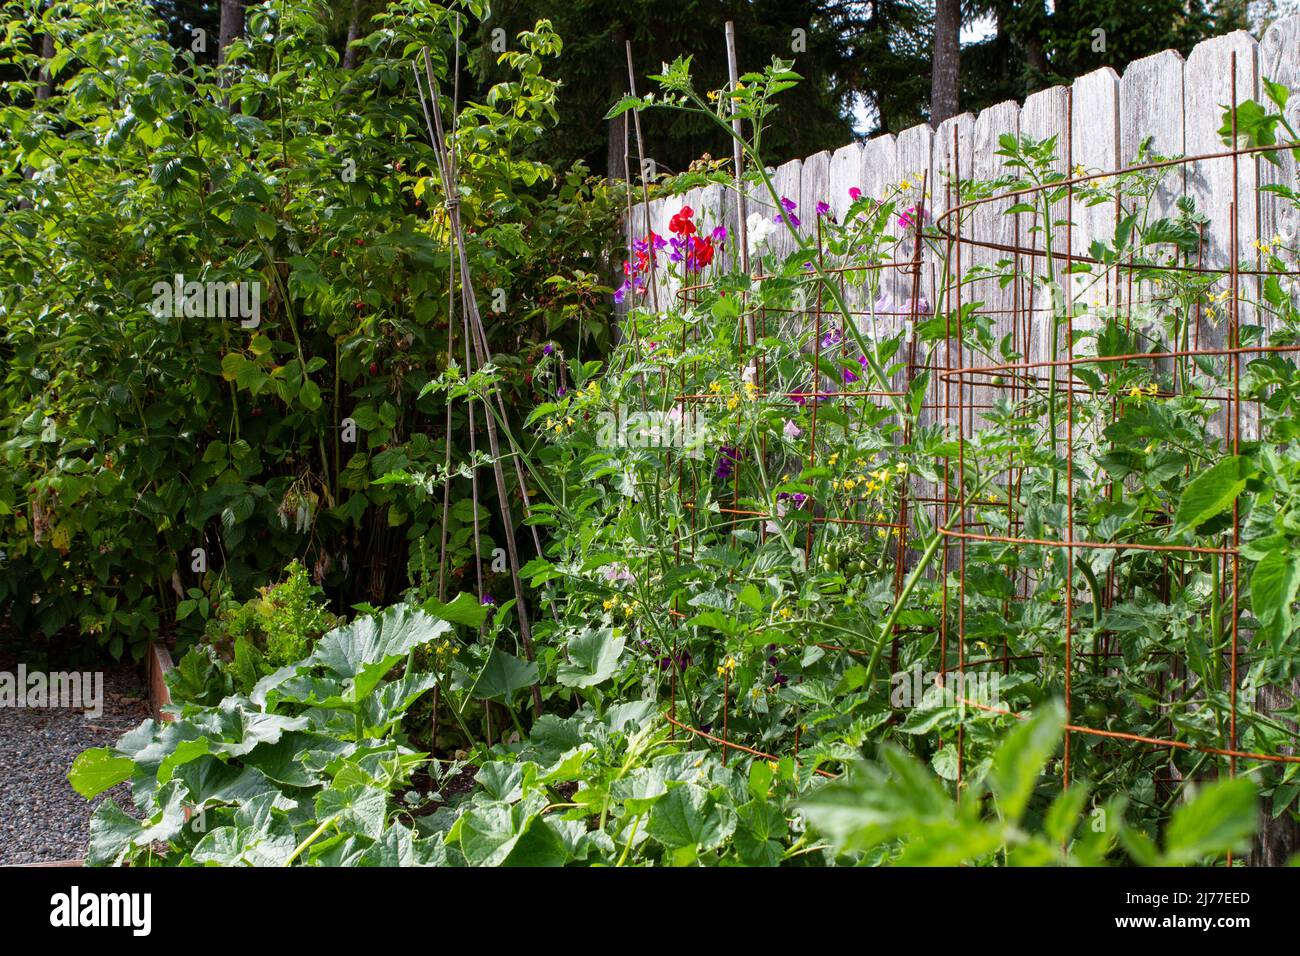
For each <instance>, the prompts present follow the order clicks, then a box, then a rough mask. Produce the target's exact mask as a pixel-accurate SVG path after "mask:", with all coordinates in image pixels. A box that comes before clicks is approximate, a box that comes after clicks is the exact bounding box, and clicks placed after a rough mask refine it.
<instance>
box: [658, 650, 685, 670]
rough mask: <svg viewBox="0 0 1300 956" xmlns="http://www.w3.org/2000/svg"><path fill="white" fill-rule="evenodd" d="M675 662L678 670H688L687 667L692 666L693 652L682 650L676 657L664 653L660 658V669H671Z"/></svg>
mask: <svg viewBox="0 0 1300 956" xmlns="http://www.w3.org/2000/svg"><path fill="white" fill-rule="evenodd" d="M674 663H676V664H677V669H678V670H681V671H684V670H686V668H688V667H690V666H691V652H690V651H681V652H679V653H678V655H677V657H676V658H675V659H674V658H673V657H672V656H671V655H667V654H666V655H664V656H663V657H661V658H659V669H660V670H661V671H666V670H671V669H672V666H673V664H674Z"/></svg>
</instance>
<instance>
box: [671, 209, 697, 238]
mask: <svg viewBox="0 0 1300 956" xmlns="http://www.w3.org/2000/svg"><path fill="white" fill-rule="evenodd" d="M694 215H695V210H694V209H692V208H691V207H690V206H683V207H682V208H681V211H680V212H678V213H677V215H675V216H673V218H672V219H670V220H668V231H669V232H672V233H676V234H677V235H679V236H689V235H692V234H693V233H694V232H695V223H693V222H691V218H692V217H693V216H694Z"/></svg>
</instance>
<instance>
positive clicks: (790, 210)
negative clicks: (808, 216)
mask: <svg viewBox="0 0 1300 956" xmlns="http://www.w3.org/2000/svg"><path fill="white" fill-rule="evenodd" d="M781 205H782V206H783V207H784V208H785V212H784V213H777V214H776V215H775V216H773V217H772V221H773V222H776V223H779V222H784V221H785V219H786V217H787V216H789V221H790V225H792V226H794V227H795V228H796V229H798V228H799V226H800V225H801V223H800V222H799V217H798V216H796V215H795V214H794V211H795V210H796V209H798V208H799V207H798V206H796V205H795V204H794V202H792V201H791V200H789V199H786V198H785V197H784V196H782V197H781Z"/></svg>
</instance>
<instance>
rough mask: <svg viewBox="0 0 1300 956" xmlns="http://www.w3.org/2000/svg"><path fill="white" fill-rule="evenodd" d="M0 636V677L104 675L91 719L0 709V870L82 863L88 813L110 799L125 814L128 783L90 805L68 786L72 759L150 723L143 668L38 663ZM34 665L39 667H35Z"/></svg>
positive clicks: (57, 711) (65, 712)
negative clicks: (22, 672) (22, 671)
mask: <svg viewBox="0 0 1300 956" xmlns="http://www.w3.org/2000/svg"><path fill="white" fill-rule="evenodd" d="M15 644H16V642H15V641H13V639H11V638H6V637H3V636H0V645H7V646H0V671H8V672H9V673H10V674H15V675H16V674H17V668H18V664H19V662H24V663H26V665H27V670H28V672H34V671H37V670H41V671H47V672H48V671H77V672H81V673H85V672H87V671H102V672H103V674H104V700H103V710H104V712H103V713H102V714H101V715H100V716H98V717H90V716H89V715H88V714H86V713H84V712H83V711H82V710H77V709H72V708H47V709H26V708H12V707H0V864H7V863H38V862H46V861H53V860H73V859H80V858H81V857H83V856H84V855H85V852H86V839H87V836H88V834H89V830H90V823H89V821H90V814H91V812H92V810H93V809H94V807H95V805H96V804H98V803H99V802H100V801H102V800H104V799H106V798H107V797H109V796H111V797H113V798H114V799H116V800H117V803H118V805H119V806H122V807H123V808H125V809H127V810H128V812H130V810H131V797H130V791H129V787H128V785H127V784H121V785H120V786H118V787H115V788H113V789H112V790H110V791H109V792H108V793H107V794H101V795H100V797H98V798H97V799H96V800H95V801H94V803H91V802H90V801H87V800H86V799H85V798H84V797H82V796H81V795H80V794H78V793H77V792H76V791H75V790H73V789H72V787H71V786H69V785H68V770H69V768H70V767H71V766H72V761H73V758H75V757H76V756H77V754H79V753H81V751H83V750H85V749H86V748H87V747H105V746H111V745H112V744H113V743H114V742H115V741H116V740H117V738H118V737H120V736H121V735H122V733H123V732H125V731H127V730H130V729H131V728H132V727H134V726H136V725H137V724H138V723H140V721H141V720H144V719H145V718H146V717H148V716H149V708H148V704H147V702H146V700H145V687H144V677H143V673H142V668H141V666H139V665H135V664H131V663H130V662H126V663H122V664H107V665H105V664H84V663H83V664H68V665H66V666H65V665H60V664H58V663H55V662H53V661H51V662H49V663H46V662H44V661H42V656H41V654H40V652H39V651H37V650H34V649H32V648H30V647H27V648H22V647H18V646H15ZM37 662H40V663H37Z"/></svg>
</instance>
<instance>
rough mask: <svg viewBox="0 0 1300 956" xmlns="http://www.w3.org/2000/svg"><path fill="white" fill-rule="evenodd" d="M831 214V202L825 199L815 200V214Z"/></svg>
mask: <svg viewBox="0 0 1300 956" xmlns="http://www.w3.org/2000/svg"><path fill="white" fill-rule="evenodd" d="M830 214H831V204H830V203H828V202H826V201H825V200H818V201H817V215H819V216H829V215H830Z"/></svg>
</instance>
